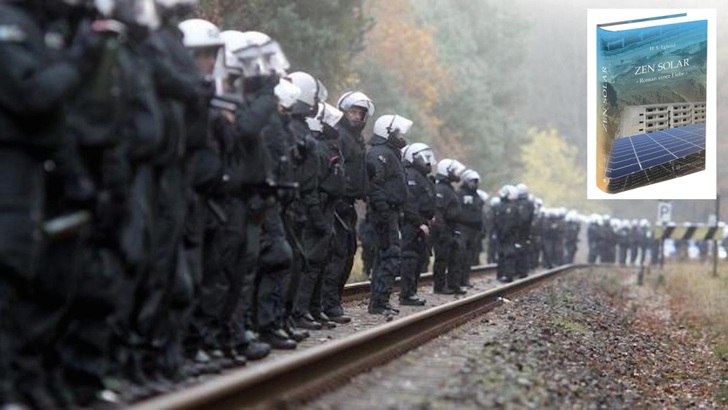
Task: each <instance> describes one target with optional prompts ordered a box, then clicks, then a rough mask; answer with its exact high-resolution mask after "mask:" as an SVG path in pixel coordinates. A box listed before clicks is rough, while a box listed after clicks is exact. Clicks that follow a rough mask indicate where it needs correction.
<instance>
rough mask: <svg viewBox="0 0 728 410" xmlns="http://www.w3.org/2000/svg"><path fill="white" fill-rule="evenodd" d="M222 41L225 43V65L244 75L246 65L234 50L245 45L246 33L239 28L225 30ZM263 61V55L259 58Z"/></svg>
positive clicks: (221, 35) (221, 34)
mask: <svg viewBox="0 0 728 410" xmlns="http://www.w3.org/2000/svg"><path fill="white" fill-rule="evenodd" d="M220 37H221V38H222V41H223V42H224V43H225V66H226V67H227V68H228V69H230V70H232V71H233V72H235V73H240V75H244V74H245V73H244V71H243V69H244V66H243V63H242V61H240V60H239V59H238V57H237V56H236V55H235V53H233V50H238V49H240V48H243V47H245V44H246V40H245V34H243V32H242V31H238V30H225V31H223V32H222V33H220ZM259 61H260V62H262V61H263V60H262V57H261V58H260V60H259Z"/></svg>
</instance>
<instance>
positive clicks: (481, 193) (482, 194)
mask: <svg viewBox="0 0 728 410" xmlns="http://www.w3.org/2000/svg"><path fill="white" fill-rule="evenodd" d="M476 192H477V193H478V196H479V197H480V200H481V201H483V202H486V201H487V200H488V198H490V196H489V195H488V193H487V192H485V191H483V190H482V189H479V190H477V191H476Z"/></svg>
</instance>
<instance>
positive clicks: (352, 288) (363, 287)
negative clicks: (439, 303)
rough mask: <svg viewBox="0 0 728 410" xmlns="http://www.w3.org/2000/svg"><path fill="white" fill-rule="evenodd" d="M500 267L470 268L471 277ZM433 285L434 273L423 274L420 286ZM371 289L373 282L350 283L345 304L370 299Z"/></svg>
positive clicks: (346, 287)
mask: <svg viewBox="0 0 728 410" xmlns="http://www.w3.org/2000/svg"><path fill="white" fill-rule="evenodd" d="M497 267H498V265H496V264H495V263H491V264H488V265H478V266H473V267H471V268H470V272H471V275H472V276H471V277H478V276H482V275H487V274H495V270H496V268H497ZM430 284H432V272H427V273H423V274H422V275H420V281H419V286H422V285H430ZM394 286H395V293H396V291H398V290H399V278H397V279H396V280H395V283H394ZM370 288H371V282H355V283H350V284H348V285H346V286H345V287H344V294H343V299H344V302H351V301H352V300H355V299H361V298H364V297H369V292H370Z"/></svg>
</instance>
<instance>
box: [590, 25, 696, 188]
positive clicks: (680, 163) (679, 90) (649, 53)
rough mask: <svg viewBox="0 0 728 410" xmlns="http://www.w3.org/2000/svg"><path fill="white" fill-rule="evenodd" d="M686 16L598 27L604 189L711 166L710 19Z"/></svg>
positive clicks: (599, 172) (599, 156)
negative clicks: (708, 157) (708, 105)
mask: <svg viewBox="0 0 728 410" xmlns="http://www.w3.org/2000/svg"><path fill="white" fill-rule="evenodd" d="M685 16H686V14H675V15H669V16H659V17H654V18H648V19H639V20H632V21H622V22H617V23H607V24H599V25H597V37H596V38H597V70H598V78H597V87H598V91H597V95H598V101H597V116H598V118H597V156H596V157H597V185H598V187H599V189H601V190H602V191H605V192H608V193H617V192H622V191H625V190H629V189H633V188H638V187H641V186H645V185H650V184H654V183H657V182H662V181H666V180H669V179H672V178H675V177H679V176H682V175H688V174H691V173H693V172H697V171H702V170H704V169H705V145H706V138H705V136H706V132H705V130H706V127H705V122H706V79H707V77H706V67H707V32H708V30H707V27H708V22H707V20H695V21H684V20H685V19H684V17H685ZM671 20H681V22H679V23H672V22H671Z"/></svg>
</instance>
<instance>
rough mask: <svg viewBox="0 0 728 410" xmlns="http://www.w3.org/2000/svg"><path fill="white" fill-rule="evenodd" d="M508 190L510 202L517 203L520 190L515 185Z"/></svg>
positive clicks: (508, 187)
mask: <svg viewBox="0 0 728 410" xmlns="http://www.w3.org/2000/svg"><path fill="white" fill-rule="evenodd" d="M506 189H507V190H508V200H509V201H515V200H516V199H518V188H516V187H515V186H513V185H507V187H506Z"/></svg>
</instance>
